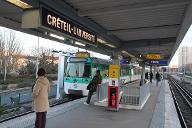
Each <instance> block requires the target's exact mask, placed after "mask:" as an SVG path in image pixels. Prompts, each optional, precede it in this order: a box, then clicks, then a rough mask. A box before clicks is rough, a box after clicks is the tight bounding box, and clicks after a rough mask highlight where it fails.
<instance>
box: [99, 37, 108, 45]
mask: <svg viewBox="0 0 192 128" xmlns="http://www.w3.org/2000/svg"><path fill="white" fill-rule="evenodd" d="M97 41H98V42H100V43H101V44H107V42H106V41H104V40H102V39H100V38H97Z"/></svg>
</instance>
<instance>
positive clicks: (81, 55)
mask: <svg viewBox="0 0 192 128" xmlns="http://www.w3.org/2000/svg"><path fill="white" fill-rule="evenodd" d="M76 57H81V58H88V57H90V53H88V52H77V53H76Z"/></svg>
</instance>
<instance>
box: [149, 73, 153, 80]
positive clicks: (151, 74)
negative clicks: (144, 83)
mask: <svg viewBox="0 0 192 128" xmlns="http://www.w3.org/2000/svg"><path fill="white" fill-rule="evenodd" d="M149 76H150V82H151V83H152V79H153V73H152V71H151V72H150V74H149Z"/></svg>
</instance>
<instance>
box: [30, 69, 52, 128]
mask: <svg viewBox="0 0 192 128" xmlns="http://www.w3.org/2000/svg"><path fill="white" fill-rule="evenodd" d="M37 74H38V79H37V81H36V83H35V86H34V87H33V93H32V99H33V101H32V103H33V105H32V107H33V110H34V111H35V112H36V120H35V128H45V125H46V114H47V111H48V109H49V100H48V92H49V90H50V84H49V80H48V79H47V77H46V76H45V74H46V72H45V70H44V69H43V68H40V69H39V70H38V72H37Z"/></svg>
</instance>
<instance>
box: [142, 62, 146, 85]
mask: <svg viewBox="0 0 192 128" xmlns="http://www.w3.org/2000/svg"><path fill="white" fill-rule="evenodd" d="M141 66H142V72H141V85H143V84H145V62H142V63H141Z"/></svg>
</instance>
